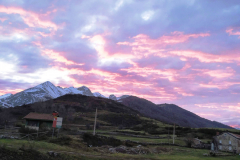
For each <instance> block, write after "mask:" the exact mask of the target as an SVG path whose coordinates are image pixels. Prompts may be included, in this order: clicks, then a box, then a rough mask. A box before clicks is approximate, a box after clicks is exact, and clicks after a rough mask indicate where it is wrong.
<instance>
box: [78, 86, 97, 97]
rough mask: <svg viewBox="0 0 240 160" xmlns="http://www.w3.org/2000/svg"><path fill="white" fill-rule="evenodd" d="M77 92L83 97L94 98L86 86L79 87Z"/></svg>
mask: <svg viewBox="0 0 240 160" xmlns="http://www.w3.org/2000/svg"><path fill="white" fill-rule="evenodd" d="M78 90H79V91H81V92H82V94H83V95H86V96H94V95H93V94H92V92H91V90H90V89H89V88H87V87H86V86H82V87H79V88H78Z"/></svg>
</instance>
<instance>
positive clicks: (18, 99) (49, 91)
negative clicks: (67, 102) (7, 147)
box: [0, 81, 93, 107]
mask: <svg viewBox="0 0 240 160" xmlns="http://www.w3.org/2000/svg"><path fill="white" fill-rule="evenodd" d="M66 94H82V95H86V96H93V94H92V92H91V91H90V89H89V88H87V87H85V86H82V87H79V88H74V87H69V88H62V87H59V86H58V87H56V86H55V85H53V84H52V83H51V82H49V81H47V82H45V83H42V84H40V85H37V86H35V87H32V88H29V89H26V90H24V91H22V92H19V93H16V94H14V95H9V96H7V97H6V96H5V98H2V99H0V105H1V106H3V107H15V106H21V105H23V104H31V103H34V102H40V101H46V100H49V99H54V98H57V97H60V96H63V95H66Z"/></svg>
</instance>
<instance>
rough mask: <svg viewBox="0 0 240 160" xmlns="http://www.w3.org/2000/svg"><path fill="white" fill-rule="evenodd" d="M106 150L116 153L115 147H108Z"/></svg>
mask: <svg viewBox="0 0 240 160" xmlns="http://www.w3.org/2000/svg"><path fill="white" fill-rule="evenodd" d="M108 150H109V151H110V152H112V153H116V148H109V149H108Z"/></svg>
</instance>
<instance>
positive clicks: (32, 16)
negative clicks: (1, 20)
mask: <svg viewBox="0 0 240 160" xmlns="http://www.w3.org/2000/svg"><path fill="white" fill-rule="evenodd" d="M0 12H2V13H6V14H19V15H20V16H21V17H22V19H23V21H24V22H25V23H26V24H27V25H28V26H29V27H40V28H52V29H53V30H57V29H58V26H57V25H56V24H55V23H53V22H51V21H49V20H43V18H41V15H40V14H37V13H35V12H32V11H27V10H24V9H22V8H19V7H5V6H0Z"/></svg>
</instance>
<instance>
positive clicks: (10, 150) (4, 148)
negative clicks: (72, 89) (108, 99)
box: [0, 139, 240, 160]
mask: <svg viewBox="0 0 240 160" xmlns="http://www.w3.org/2000/svg"><path fill="white" fill-rule="evenodd" d="M75 140H76V139H75ZM76 144H78V145H79V146H76ZM144 148H145V149H147V150H159V153H156V154H154V153H147V154H137V155H132V154H124V153H109V152H106V153H104V152H102V151H101V149H102V148H101V147H87V146H86V145H84V144H83V142H81V141H78V142H75V141H74V140H73V141H71V143H70V144H68V145H59V144H56V143H50V142H47V141H34V142H31V141H27V140H14V139H0V155H1V157H4V156H5V157H6V155H8V158H6V160H11V159H18V160H28V159H36V160H43V159H44V160H45V159H46V160H52V159H56V160H67V159H68V160H82V159H90V160H91V159H92V160H94V159H102V160H104V159H134V160H138V159H153V160H154V159H178V160H198V159H209V160H213V159H223V160H224V159H228V160H237V159H239V158H240V156H233V155H231V156H224V157H206V156H203V154H204V153H209V150H205V149H192V148H186V147H176V146H145V147H144ZM48 151H55V152H58V153H60V155H58V156H56V157H51V156H49V155H48V154H46V153H47V152H48Z"/></svg>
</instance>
